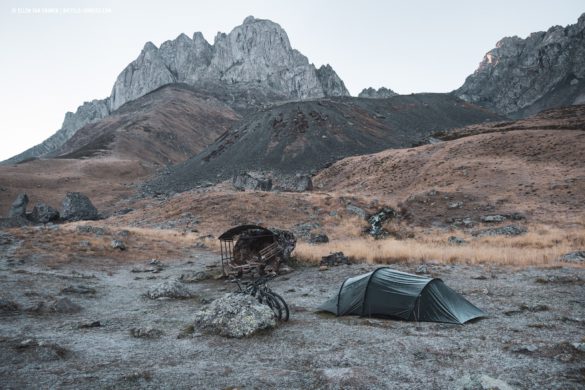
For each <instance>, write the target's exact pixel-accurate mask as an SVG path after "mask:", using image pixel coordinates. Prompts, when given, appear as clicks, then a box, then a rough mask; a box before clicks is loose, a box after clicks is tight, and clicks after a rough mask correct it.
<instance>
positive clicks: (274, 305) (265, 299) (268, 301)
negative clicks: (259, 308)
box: [256, 291, 282, 321]
mask: <svg viewBox="0 0 585 390" xmlns="http://www.w3.org/2000/svg"><path fill="white" fill-rule="evenodd" d="M256 298H257V299H258V302H260V303H263V304H265V305H267V306H268V307H269V308H271V309H272V312H273V313H274V315H275V316H276V318H277V319H278V320H279V321H280V319H281V318H282V308H281V307H280V302H278V301H277V300H276V298H275V297H273V296H270V295H269V294H268V293H266V292H264V291H259V292H258V296H257V297H256Z"/></svg>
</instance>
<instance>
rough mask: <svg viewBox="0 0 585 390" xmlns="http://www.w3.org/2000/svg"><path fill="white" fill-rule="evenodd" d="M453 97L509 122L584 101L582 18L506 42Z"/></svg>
mask: <svg viewBox="0 0 585 390" xmlns="http://www.w3.org/2000/svg"><path fill="white" fill-rule="evenodd" d="M453 93H454V94H455V95H456V96H458V97H460V98H461V99H463V100H466V101H469V102H472V103H476V104H479V105H482V106H484V107H487V108H489V109H491V110H494V111H496V112H499V113H501V114H504V115H508V116H510V117H524V116H528V115H531V114H534V113H536V112H538V111H540V110H543V109H546V108H552V107H559V106H562V105H569V104H579V103H584V102H585V14H583V15H581V17H580V18H579V20H578V22H577V23H576V24H573V25H569V26H567V27H561V26H554V27H551V28H550V29H549V30H548V31H546V32H542V31H541V32H536V33H533V34H531V35H530V36H529V37H527V38H526V39H521V38H519V37H511V38H510V37H508V38H504V39H502V40H500V41H499V42H498V43H497V44H496V48H495V49H492V50H490V51H489V52H488V53H487V54H486V55H485V57H484V58H483V61H482V62H481V63H480V65H479V67H478V69H477V70H476V71H475V72H474V73H473V74H472V75H470V76H469V77H468V78H467V79H466V80H465V83H464V84H463V85H462V86H461V87H460V88H459V89H457V90H455V91H453Z"/></svg>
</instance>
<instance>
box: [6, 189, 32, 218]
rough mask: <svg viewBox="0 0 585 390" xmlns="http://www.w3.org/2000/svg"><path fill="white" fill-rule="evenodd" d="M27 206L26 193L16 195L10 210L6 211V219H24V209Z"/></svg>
mask: <svg viewBox="0 0 585 390" xmlns="http://www.w3.org/2000/svg"><path fill="white" fill-rule="evenodd" d="M27 206H28V195H27V194H26V193H24V192H23V193H21V194H18V196H17V197H16V199H15V200H14V202H12V206H10V210H9V211H8V218H24V219H26V207H27Z"/></svg>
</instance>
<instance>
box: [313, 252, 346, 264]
mask: <svg viewBox="0 0 585 390" xmlns="http://www.w3.org/2000/svg"><path fill="white" fill-rule="evenodd" d="M341 264H348V265H349V257H347V256H345V255H344V254H343V252H334V253H330V254H328V255H327V256H323V257H321V261H320V262H319V265H320V266H326V267H331V266H336V265H341Z"/></svg>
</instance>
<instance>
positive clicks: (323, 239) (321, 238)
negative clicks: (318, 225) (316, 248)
mask: <svg viewBox="0 0 585 390" xmlns="http://www.w3.org/2000/svg"><path fill="white" fill-rule="evenodd" d="M327 242H329V237H328V236H327V234H325V233H317V234H311V236H310V237H309V243H311V244H325V243H327Z"/></svg>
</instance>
